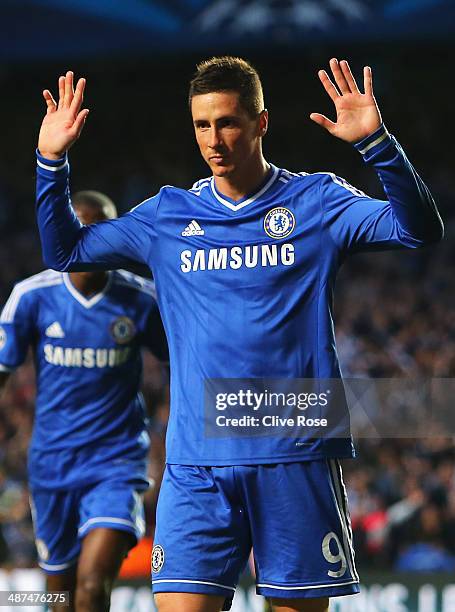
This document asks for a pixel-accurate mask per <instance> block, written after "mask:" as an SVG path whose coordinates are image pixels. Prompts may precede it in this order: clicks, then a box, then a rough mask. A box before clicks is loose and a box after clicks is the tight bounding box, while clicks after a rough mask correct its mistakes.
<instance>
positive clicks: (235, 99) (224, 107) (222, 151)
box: [191, 91, 267, 178]
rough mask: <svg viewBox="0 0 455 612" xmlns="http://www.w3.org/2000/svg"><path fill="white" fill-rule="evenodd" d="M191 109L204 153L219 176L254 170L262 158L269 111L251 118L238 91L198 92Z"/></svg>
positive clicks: (226, 176)
mask: <svg viewBox="0 0 455 612" xmlns="http://www.w3.org/2000/svg"><path fill="white" fill-rule="evenodd" d="M191 113H192V116H193V125H194V130H195V134H196V140H197V143H198V145H199V149H200V151H201V155H202V157H203V158H204V160H205V161H206V162H207V164H208V165H209V166H210V169H211V171H212V173H213V175H214V176H215V177H220V178H221V177H224V178H229V177H230V176H235V175H238V174H241V173H242V172H245V173H248V172H250V171H251V169H252V167H253V166H254V164H260V163H261V160H262V149H261V139H262V136H264V134H265V132H266V130H267V112H266V111H263V112H262V113H261V114H260V115H259V116H258V117H256V118H251V116H250V115H249V114H248V113H247V111H246V110H245V109H244V108H243V107H242V106H241V104H240V103H239V95H238V93H237V92H234V91H227V92H212V93H208V94H201V95H197V96H194V97H193V99H192V102H191Z"/></svg>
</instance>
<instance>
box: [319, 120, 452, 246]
mask: <svg viewBox="0 0 455 612" xmlns="http://www.w3.org/2000/svg"><path fill="white" fill-rule="evenodd" d="M355 147H356V149H357V150H358V151H359V153H361V155H362V156H363V159H364V161H365V163H367V164H369V165H371V166H373V168H374V169H375V171H376V173H377V174H378V177H379V179H380V181H381V183H382V186H383V188H384V191H385V194H386V196H387V200H376V199H373V198H370V197H368V196H367V195H365V194H364V193H363V192H361V191H360V190H358V189H356V188H355V187H352V185H350V184H349V183H347V182H346V181H345V180H344V179H341V178H339V177H337V176H335V175H333V174H330V173H327V174H326V175H325V176H324V177H323V179H322V180H321V183H320V198H321V207H322V210H323V215H324V226H325V227H326V228H327V229H328V231H329V232H330V235H331V237H332V239H333V240H334V241H335V243H336V244H337V246H338V247H339V248H340V249H341V250H343V251H346V252H352V251H354V252H355V251H365V250H380V249H383V248H384V249H390V248H400V247H401V248H417V247H420V246H424V245H427V244H431V243H433V242H437V241H438V240H440V239H441V238H442V236H443V224H442V221H441V218H440V216H439V213H438V210H437V208H436V204H435V202H434V200H433V197H432V195H431V193H430V191H429V189H428V187H427V186H426V185H425V183H424V182H423V180H422V179H421V178H420V176H419V175H418V174H417V172H416V171H415V169H414V168H413V166H412V164H411V163H410V161H409V160H408V158H407V157H406V155H405V153H404V151H403V149H402V148H401V147H400V145H399V144H398V142H397V141H396V140H395V138H394V137H393V136H391V135H390V134H389V133H388V131H387V130H386V128H385V127H384V126H381V127H380V128H379V129H378V130H377V131H376V132H374V133H373V134H371V135H370V136H369V137H368V138H365V139H364V140H362V141H361V142H360V143H358V144H356V145H355Z"/></svg>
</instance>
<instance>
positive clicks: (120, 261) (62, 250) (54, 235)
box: [36, 153, 160, 271]
mask: <svg viewBox="0 0 455 612" xmlns="http://www.w3.org/2000/svg"><path fill="white" fill-rule="evenodd" d="M37 163H38V167H37V180H36V203H37V220H38V228H39V232H40V237H41V245H42V250H43V258H44V261H45V263H46V265H47V266H49V267H50V268H53V269H55V270H60V271H80V270H93V269H104V270H106V269H116V268H121V267H128V265H129V264H131V263H137V262H139V263H149V261H150V255H151V250H152V248H153V242H154V239H155V237H156V232H155V223H154V221H155V216H156V208H157V206H158V203H159V200H160V194H158V195H157V196H155V197H153V198H150V199H149V200H146V201H145V202H143V203H142V204H139V205H138V206H136V207H135V208H134V209H132V210H131V211H130V212H129V213H127V214H126V215H124V216H122V217H120V218H119V219H114V220H112V221H103V222H101V223H96V224H93V225H86V226H84V225H81V223H80V222H79V221H78V219H77V217H76V215H75V213H74V210H73V208H72V206H71V198H70V189H69V164H68V159H67V157H66V156H65V157H64V158H61V159H59V160H55V161H54V160H48V159H45V158H43V157H42V156H41V155H40V154H39V153H37Z"/></svg>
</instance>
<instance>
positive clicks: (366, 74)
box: [310, 58, 381, 143]
mask: <svg viewBox="0 0 455 612" xmlns="http://www.w3.org/2000/svg"><path fill="white" fill-rule="evenodd" d="M330 68H331V70H332V73H333V78H334V80H335V84H334V83H333V82H332V81H331V79H330V77H329V76H328V74H327V72H326V71H325V70H320V71H319V73H318V76H319V78H320V80H321V83H322V85H323V86H324V89H325V90H326V92H327V93H328V94H329V96H330V98H331V100H332V101H333V103H334V104H335V109H336V114H337V118H336V122H334V121H331V120H330V119H328V118H327V117H326V116H325V115H321V114H320V113H311V115H310V118H311V119H312V120H313V121H315V122H316V123H318V124H319V125H321V126H322V127H324V128H325V129H326V130H328V131H329V132H330V133H331V134H333V136H337V138H341V140H345V141H346V142H351V143H352V142H358V141H359V140H362V138H365V137H366V136H369V135H370V134H372V133H373V132H374V131H375V130H377V129H378V127H379V126H380V125H381V114H380V112H379V109H378V105H377V104H376V100H375V98H374V95H373V79H372V73H371V68H370V67H369V66H365V67H364V69H363V82H364V89H365V93H361V92H360V90H359V88H358V86H357V83H356V81H355V79H354V77H353V75H352V72H351V69H350V68H349V64H348V62H347V61H346V60H342V61H341V62H338V60H337V59H335V58H333V59H331V60H330ZM335 85H336V86H335Z"/></svg>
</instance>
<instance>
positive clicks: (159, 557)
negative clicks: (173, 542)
mask: <svg viewBox="0 0 455 612" xmlns="http://www.w3.org/2000/svg"><path fill="white" fill-rule="evenodd" d="M163 565H164V550H163V547H162V546H160V545H159V544H155V546H154V547H153V550H152V571H153V572H154V573H155V574H157V573H158V572H159V571H160V570H161V568H162V567H163Z"/></svg>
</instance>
